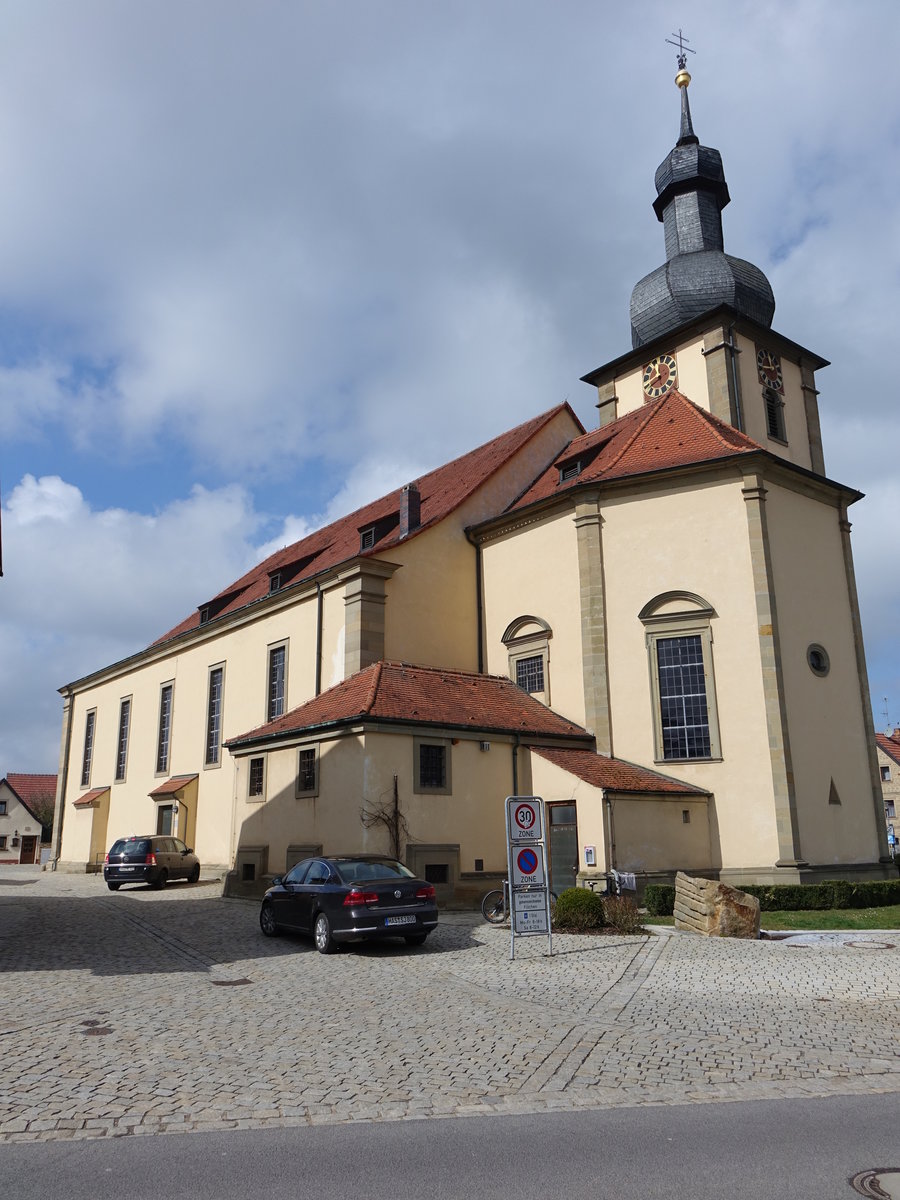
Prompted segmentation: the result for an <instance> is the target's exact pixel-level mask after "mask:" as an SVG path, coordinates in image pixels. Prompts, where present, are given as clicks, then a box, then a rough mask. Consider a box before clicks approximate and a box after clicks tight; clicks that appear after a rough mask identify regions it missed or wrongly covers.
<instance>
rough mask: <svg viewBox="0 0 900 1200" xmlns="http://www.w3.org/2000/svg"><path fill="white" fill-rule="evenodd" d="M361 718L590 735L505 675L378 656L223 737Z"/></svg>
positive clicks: (237, 741)
mask: <svg viewBox="0 0 900 1200" xmlns="http://www.w3.org/2000/svg"><path fill="white" fill-rule="evenodd" d="M365 720H371V721H381V722H396V723H401V724H404V725H410V724H412V725H441V726H444V727H448V728H451V729H452V728H456V729H475V730H478V731H480V732H484V733H517V734H520V735H523V736H526V737H531V738H540V737H568V738H575V739H578V740H579V741H581V742H585V741H591V742H592V741H593V738H592V737H591V735H590V734H589V733H588V732H587V731H586V730H585V729H582V727H581V726H580V725H576V724H575V723H574V722H572V721H568V720H566V719H565V717H561V716H559V714H558V713H555V712H553V711H552V709H549V708H547V707H546V706H545V705H543V704H541V703H540V701H538V700H535V699H534V697H533V696H530V695H529V694H528V693H527V692H523V691H522V689H521V688H519V687H517V686H516V684H514V683H513V681H512V680H511V679H508V678H507V677H506V676H503V675H477V674H474V673H472V672H469V671H447V670H441V669H439V668H437V667H416V666H410V665H408V664H406V663H395V662H378V663H375V664H374V665H373V666H371V667H367V668H366V669H365V670H364V671H359V672H357V674H355V675H351V676H350V678H349V679H345V680H344V681H343V683H339V684H337V685H336V686H335V687H333V688H330V689H329V690H328V691H327V692H322V694H321V695H319V696H316V697H314V698H313V699H312V700H308V701H307V702H306V703H305V704H301V705H300V707H299V708H295V709H294V710H293V711H292V712H290V713H286V714H285V715H284V716H283V717H279V718H278V719H277V720H275V721H270V722H269V723H268V724H266V725H262V726H260V727H259V728H258V729H254V730H252V731H251V732H250V733H245V734H242V735H241V736H240V737H235V738H231V739H230V740H229V741H228V742H226V745H227V746H228V747H229V748H231V747H239V746H241V745H246V744H250V743H258V742H263V741H268V740H270V739H272V738H279V737H285V736H287V735H290V734H294V733H300V732H301V731H304V730H307V729H316V728H320V727H323V726H334V725H346V724H352V723H354V722H356V721H365Z"/></svg>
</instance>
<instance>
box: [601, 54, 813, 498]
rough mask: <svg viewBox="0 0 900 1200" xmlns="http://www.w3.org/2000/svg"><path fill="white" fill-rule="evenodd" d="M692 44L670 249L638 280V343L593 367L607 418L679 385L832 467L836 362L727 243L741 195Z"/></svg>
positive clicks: (778, 446)
mask: <svg viewBox="0 0 900 1200" xmlns="http://www.w3.org/2000/svg"><path fill="white" fill-rule="evenodd" d="M685 51H686V47H685V46H684V43H683V39H681V38H679V55H678V73H677V75H676V76H675V83H676V85H677V87H678V91H679V93H680V100H681V122H680V129H679V135H678V139H677V141H676V143H675V145H674V146H673V148H672V149H671V150H670V151H669V153H668V154H667V155H666V157H665V158H664V159H663V161H662V162H661V163H660V165H659V167H658V168H657V171H656V175H655V180H654V182H655V186H656V199H655V200H654V201H653V210H654V212H655V213H656V217H657V219H658V220H659V221H660V223H661V224H662V225H663V230H664V240H665V254H666V261H665V262H664V263H663V264H662V266H659V267H657V268H656V270H654V271H651V272H650V274H649V275H646V276H644V278H643V279H641V280H639V281H638V283H636V284H635V286H634V289H633V291H632V294H631V307H630V317H631V340H632V347H633V349H632V350H631V351H629V352H628V353H626V354H623V355H622V356H621V357H620V358H617V359H614V360H613V361H612V362H610V363H607V364H605V366H602V367H599V368H597V370H595V371H592V372H590V374H588V375H586V376H584V377H583V378H584V381H585V382H587V383H590V384H592V385H594V386H595V387H596V388H597V391H598V404H597V407H598V409H599V412H600V425H601V426H602V425H606V424H608V423H609V422H610V421H613V420H615V419H616V418H617V417H621V416H623V415H624V414H625V413H627V412H631V411H632V410H634V409H636V408H640V407H641V406H642V405H644V404H647V403H650V402H651V401H653V400H656V399H659V398H660V397H661V396H664V395H665V394H666V393H667V392H668V391H670V390H672V389H674V388H677V389H678V390H679V391H681V392H683V393H684V394H685V395H686V396H688V397H689V398H690V399H691V400H693V401H694V403H695V404H699V405H700V406H701V407H702V408H706V409H707V410H708V411H709V412H711V413H712V414H713V415H714V416H717V417H719V418H720V419H721V420H724V421H727V422H728V423H729V424H730V425H733V426H734V427H735V428H736V429H739V430H740V431H741V432H743V433H747V434H749V436H750V437H752V438H753V439H754V441H757V442H759V443H760V445H762V446H764V447H765V448H766V449H767V450H769V451H770V452H771V453H773V454H776V455H778V456H779V457H780V458H785V459H787V460H788V461H790V462H792V463H794V464H795V465H796V466H800V467H804V468H805V469H807V470H810V471H813V472H815V473H816V474H818V475H824V474H825V461H824V456H823V453H822V438H821V431H820V427H819V412H818V403H817V396H818V392H817V390H816V383H815V372H816V371H817V370H819V369H820V368H822V367H826V366H827V365H828V363H827V361H826V360H825V359H824V358H821V357H820V356H819V355H817V354H815V353H814V352H813V351H811V350H807V349H806V348H805V347H803V346H800V345H798V344H797V343H796V342H793V341H791V340H790V339H788V338H786V337H784V336H782V335H781V334H779V333H777V332H776V331H775V330H774V329H773V328H772V318H773V316H774V313H775V297H774V295H773V293H772V287H771V285H770V283H769V281H768V279H767V278H766V276H765V274H764V273H763V272H762V271H761V270H760V268H759V267H757V266H755V265H754V264H753V263H751V262H747V261H746V260H745V259H743V258H736V257H735V256H734V255H732V254H728V253H726V252H725V248H724V237H723V231H722V210H723V209H724V208H725V206H726V205H727V204H728V203H729V202H730V199H731V197H730V195H729V192H728V184H727V183H726V181H725V172H724V168H723V166H722V156H721V155H720V153H719V151H718V150H714V149H712V148H710V147H708V146H703V145H701V144H700V140H699V138H698V137H697V135H696V134H695V132H694V124H693V118H692V116H691V108H690V102H689V100H688V88H689V86H690V82H691V76H690V75H689V73H688V71H687V70H686V53H685Z"/></svg>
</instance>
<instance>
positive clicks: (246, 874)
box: [241, 862, 256, 883]
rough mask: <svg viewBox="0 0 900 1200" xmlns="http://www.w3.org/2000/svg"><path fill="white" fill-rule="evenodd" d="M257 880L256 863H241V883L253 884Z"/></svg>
mask: <svg viewBox="0 0 900 1200" xmlns="http://www.w3.org/2000/svg"><path fill="white" fill-rule="evenodd" d="M255 879H256V863H252V862H245V863H241V883H253V881H254V880H255Z"/></svg>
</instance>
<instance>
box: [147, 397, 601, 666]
mask: <svg viewBox="0 0 900 1200" xmlns="http://www.w3.org/2000/svg"><path fill="white" fill-rule="evenodd" d="M563 412H568V413H569V415H570V417H571V418H572V421H573V422H574V424H575V426H576V427H577V428H578V429H583V428H584V427H583V426H582V424H581V422H580V421H579V420H578V417H577V416H576V415H575V413H574V412H573V410H572V408H571V407H570V406H569V405H568V404H566V403H563V404H558V405H556V406H555V407H554V408H551V409H549V410H548V411H547V412H544V413H541V414H540V415H539V416H537V417H533V418H532V419H531V420H530V421H525V422H524V423H523V424H521V425H517V426H516V427H515V428H514V429H510V430H508V431H507V432H506V433H502V434H500V435H499V437H495V438H492V439H491V441H489V442H485V443H484V445H482V446H479V447H478V448H477V449H475V450H471V451H469V453H468V454H463V455H462V456H461V457H459V458H455V459H453V461H452V462H448V463H445V464H444V465H443V466H441V467H437V468H436V469H435V470H433V471H428V472H426V473H425V474H424V475H421V476H419V478H418V479H417V480H416V483H417V485H418V488H419V493H420V497H421V513H420V523H419V525H418V526H417V527H416V529H414V530H412V531H411V532H410V533H409V534H408V535H407V537H406V538H405V539H403V540H405V541H408V540H409V539H410V538H412V537H415V536H416V535H417V534H419V533H421V532H422V531H423V530H424V529H427V528H429V527H430V526H433V525H435V524H437V522H439V521H441V520H443V519H444V517H446V516H448V515H449V514H450V513H451V512H453V510H454V509H456V508H458V507H459V506H460V505H461V504H462V503H463V502H464V501H465V500H467V499H468V498H469V497H470V496H471V495H473V493H474V492H475V491H477V489H478V488H479V487H481V486H482V485H483V484H484V483H486V482H487V480H488V479H490V478H491V476H493V475H494V474H495V473H496V472H497V471H498V470H500V468H501V467H503V466H504V464H505V463H507V462H508V461H509V460H510V459H511V458H512V457H513V455H515V454H516V453H517V452H518V451H520V450H521V449H522V448H523V447H524V446H526V445H527V443H528V442H529V441H531V439H532V438H533V437H535V436H536V435H537V434H538V433H539V432H540V431H541V430H542V429H544V428H545V427H546V426H547V425H549V424H550V422H551V421H552V420H553V419H554V418H555V417H556V416H558V415H559V414H560V413H563ZM402 491H403V489H402V488H397V489H395V490H394V491H393V492H389V493H388V494H387V495H386V496H382V497H381V498H380V499H379V500H374V501H372V502H371V503H370V504H366V505H364V506H363V507H362V508H358V509H357V510H356V511H355V512H352V513H349V514H348V515H347V516H346V517H341V518H340V519H339V520H337V521H334V522H332V524H330V525H326V526H325V527H324V528H323V529H318V530H316V531H315V532H314V533H311V534H309V535H308V536H307V537H305V538H302V539H301V540H300V541H298V542H294V543H293V545H291V546H286V547H285V548H284V549H282V550H279V551H277V552H276V553H275V554H271V555H269V557H268V558H266V559H265V560H264V561H263V562H261V563H258V564H257V565H256V566H255V567H253V568H251V570H249V571H248V572H247V573H246V574H245V575H243V576H241V578H240V579H238V580H236V581H235V582H234V583H232V584H229V586H228V587H226V588H223V589H222V591H220V592H219V593H218V594H217V595H216V596H213V597H212V598H211V599H209V600H208V601H205V602H204V603H203V604H202V605H201V606H200V608H204V607H208V608H209V609H210V615H209V619H210V620H212V619H214V618H215V617H221V616H223V615H225V614H227V613H232V612H236V611H237V610H238V609H241V608H244V607H246V606H247V605H248V604H252V603H254V602H255V601H257V600H262V599H264V598H265V597H266V596H268V595H269V580H270V577H271V576H272V575H273V574H274V573H275V572H280V573H281V577H282V578H281V585H282V587H285V586H287V585H289V584H296V583H300V582H301V581H303V580H304V579H311V578H313V577H315V576H316V575H318V574H319V573H320V572H321V571H326V570H329V569H330V568H333V567H336V566H339V565H340V564H341V563H342V562H347V561H348V560H349V559H353V558H361V557H368V556H371V555H374V554H376V553H378V552H380V551H384V550H387V549H389V548H390V547H391V546H394V545H396V544H397V543H398V542H399V541H400V540H401V537H400V517H399V514H400V501H401V496H402ZM373 527H374V529H375V543H374V545H373V546H371V547H370V548H368V549H367V550H365V551H361V550H360V532H361V530H363V529H369V528H373ZM200 608H198V611H197V612H194V613H192V614H191V615H190V616H189V617H187V618H185V620H183V621H181V622H180V623H179V624H178V625H176V626H175V627H174V628H173V629H170V630H169V631H168V633H165V634H163V636H162V637H160V638H157V639H156V641H155V642H153V643H152V644H153V645H154V646H157V645H159V644H160V643H161V642H165V641H168V640H169V639H170V638H173V637H176V636H177V635H178V634H181V633H186V632H187V631H188V630H190V629H194V628H197V627H199V626H200V624H201V620H200Z"/></svg>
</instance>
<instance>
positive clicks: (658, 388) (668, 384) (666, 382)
mask: <svg viewBox="0 0 900 1200" xmlns="http://www.w3.org/2000/svg"><path fill="white" fill-rule="evenodd" d="M677 378H678V374H677V367H676V365H675V359H674V358H673V357H672V355H671V354H659V355H657V357H656V358H653V359H651V360H650V362H648V363H647V365H646V367H644V374H643V377H642V380H641V383H642V385H643V388H644V392H645V394H646V395H647V396H649V397H650V399H651V400H656V399H657V398H658V397H659V396H664V395H665V394H666V392H670V391H671V390H672V388H673V387H674V386H675V383H676V380H677Z"/></svg>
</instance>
